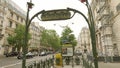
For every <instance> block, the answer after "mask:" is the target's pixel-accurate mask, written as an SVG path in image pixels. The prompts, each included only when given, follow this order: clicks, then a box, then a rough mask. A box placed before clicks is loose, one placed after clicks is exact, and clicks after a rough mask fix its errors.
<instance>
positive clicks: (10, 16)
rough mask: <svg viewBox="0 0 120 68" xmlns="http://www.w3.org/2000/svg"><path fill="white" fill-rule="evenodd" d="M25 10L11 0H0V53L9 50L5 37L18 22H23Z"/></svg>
mask: <svg viewBox="0 0 120 68" xmlns="http://www.w3.org/2000/svg"><path fill="white" fill-rule="evenodd" d="M25 14H26V12H24V11H23V10H22V9H21V8H20V7H19V6H17V5H16V4H15V3H14V2H12V1H11V0H0V25H1V26H0V34H1V35H2V37H1V39H0V55H3V54H5V53H7V52H9V51H10V47H9V44H8V42H7V37H8V36H9V35H12V34H13V33H14V29H15V28H16V27H17V25H19V24H23V25H24V24H25V17H26V15H25Z"/></svg>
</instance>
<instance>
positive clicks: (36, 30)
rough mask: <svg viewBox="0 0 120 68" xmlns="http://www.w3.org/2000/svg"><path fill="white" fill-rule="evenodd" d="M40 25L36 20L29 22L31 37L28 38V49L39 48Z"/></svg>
mask: <svg viewBox="0 0 120 68" xmlns="http://www.w3.org/2000/svg"><path fill="white" fill-rule="evenodd" d="M41 30H43V29H42V26H40V25H39V23H38V22H32V23H31V24H30V34H31V39H30V40H29V43H28V44H29V50H36V51H39V50H40V35H41Z"/></svg>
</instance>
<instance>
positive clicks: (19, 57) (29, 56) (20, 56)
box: [17, 52, 34, 59]
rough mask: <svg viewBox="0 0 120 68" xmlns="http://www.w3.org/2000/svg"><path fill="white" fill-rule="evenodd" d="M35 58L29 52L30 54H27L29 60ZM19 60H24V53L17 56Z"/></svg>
mask: <svg viewBox="0 0 120 68" xmlns="http://www.w3.org/2000/svg"><path fill="white" fill-rule="evenodd" d="M33 57H34V55H33V54H32V53H31V52H28V53H27V54H26V58H27V59H29V58H33ZM17 58H18V59H22V58H23V54H22V53H21V54H19V55H18V56H17Z"/></svg>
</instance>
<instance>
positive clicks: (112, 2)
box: [91, 0, 120, 57]
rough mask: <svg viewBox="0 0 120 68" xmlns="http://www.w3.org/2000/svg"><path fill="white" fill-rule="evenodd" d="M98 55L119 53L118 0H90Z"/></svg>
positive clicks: (119, 9)
mask: <svg viewBox="0 0 120 68" xmlns="http://www.w3.org/2000/svg"><path fill="white" fill-rule="evenodd" d="M91 8H92V12H93V16H94V21H95V28H96V41H97V48H98V49H97V51H98V55H101V56H111V57H112V56H119V55H120V35H119V33H120V31H119V29H120V27H119V25H120V0H92V2H91Z"/></svg>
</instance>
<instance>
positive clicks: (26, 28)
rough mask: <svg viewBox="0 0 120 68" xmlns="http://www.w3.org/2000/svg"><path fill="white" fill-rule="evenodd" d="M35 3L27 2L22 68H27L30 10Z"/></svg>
mask: <svg viewBox="0 0 120 68" xmlns="http://www.w3.org/2000/svg"><path fill="white" fill-rule="evenodd" d="M33 5H34V4H33V3H32V0H30V2H27V16H26V22H25V39H24V45H23V47H22V52H23V59H22V68H26V54H27V51H28V28H29V26H28V24H29V11H30V9H32V6H33Z"/></svg>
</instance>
